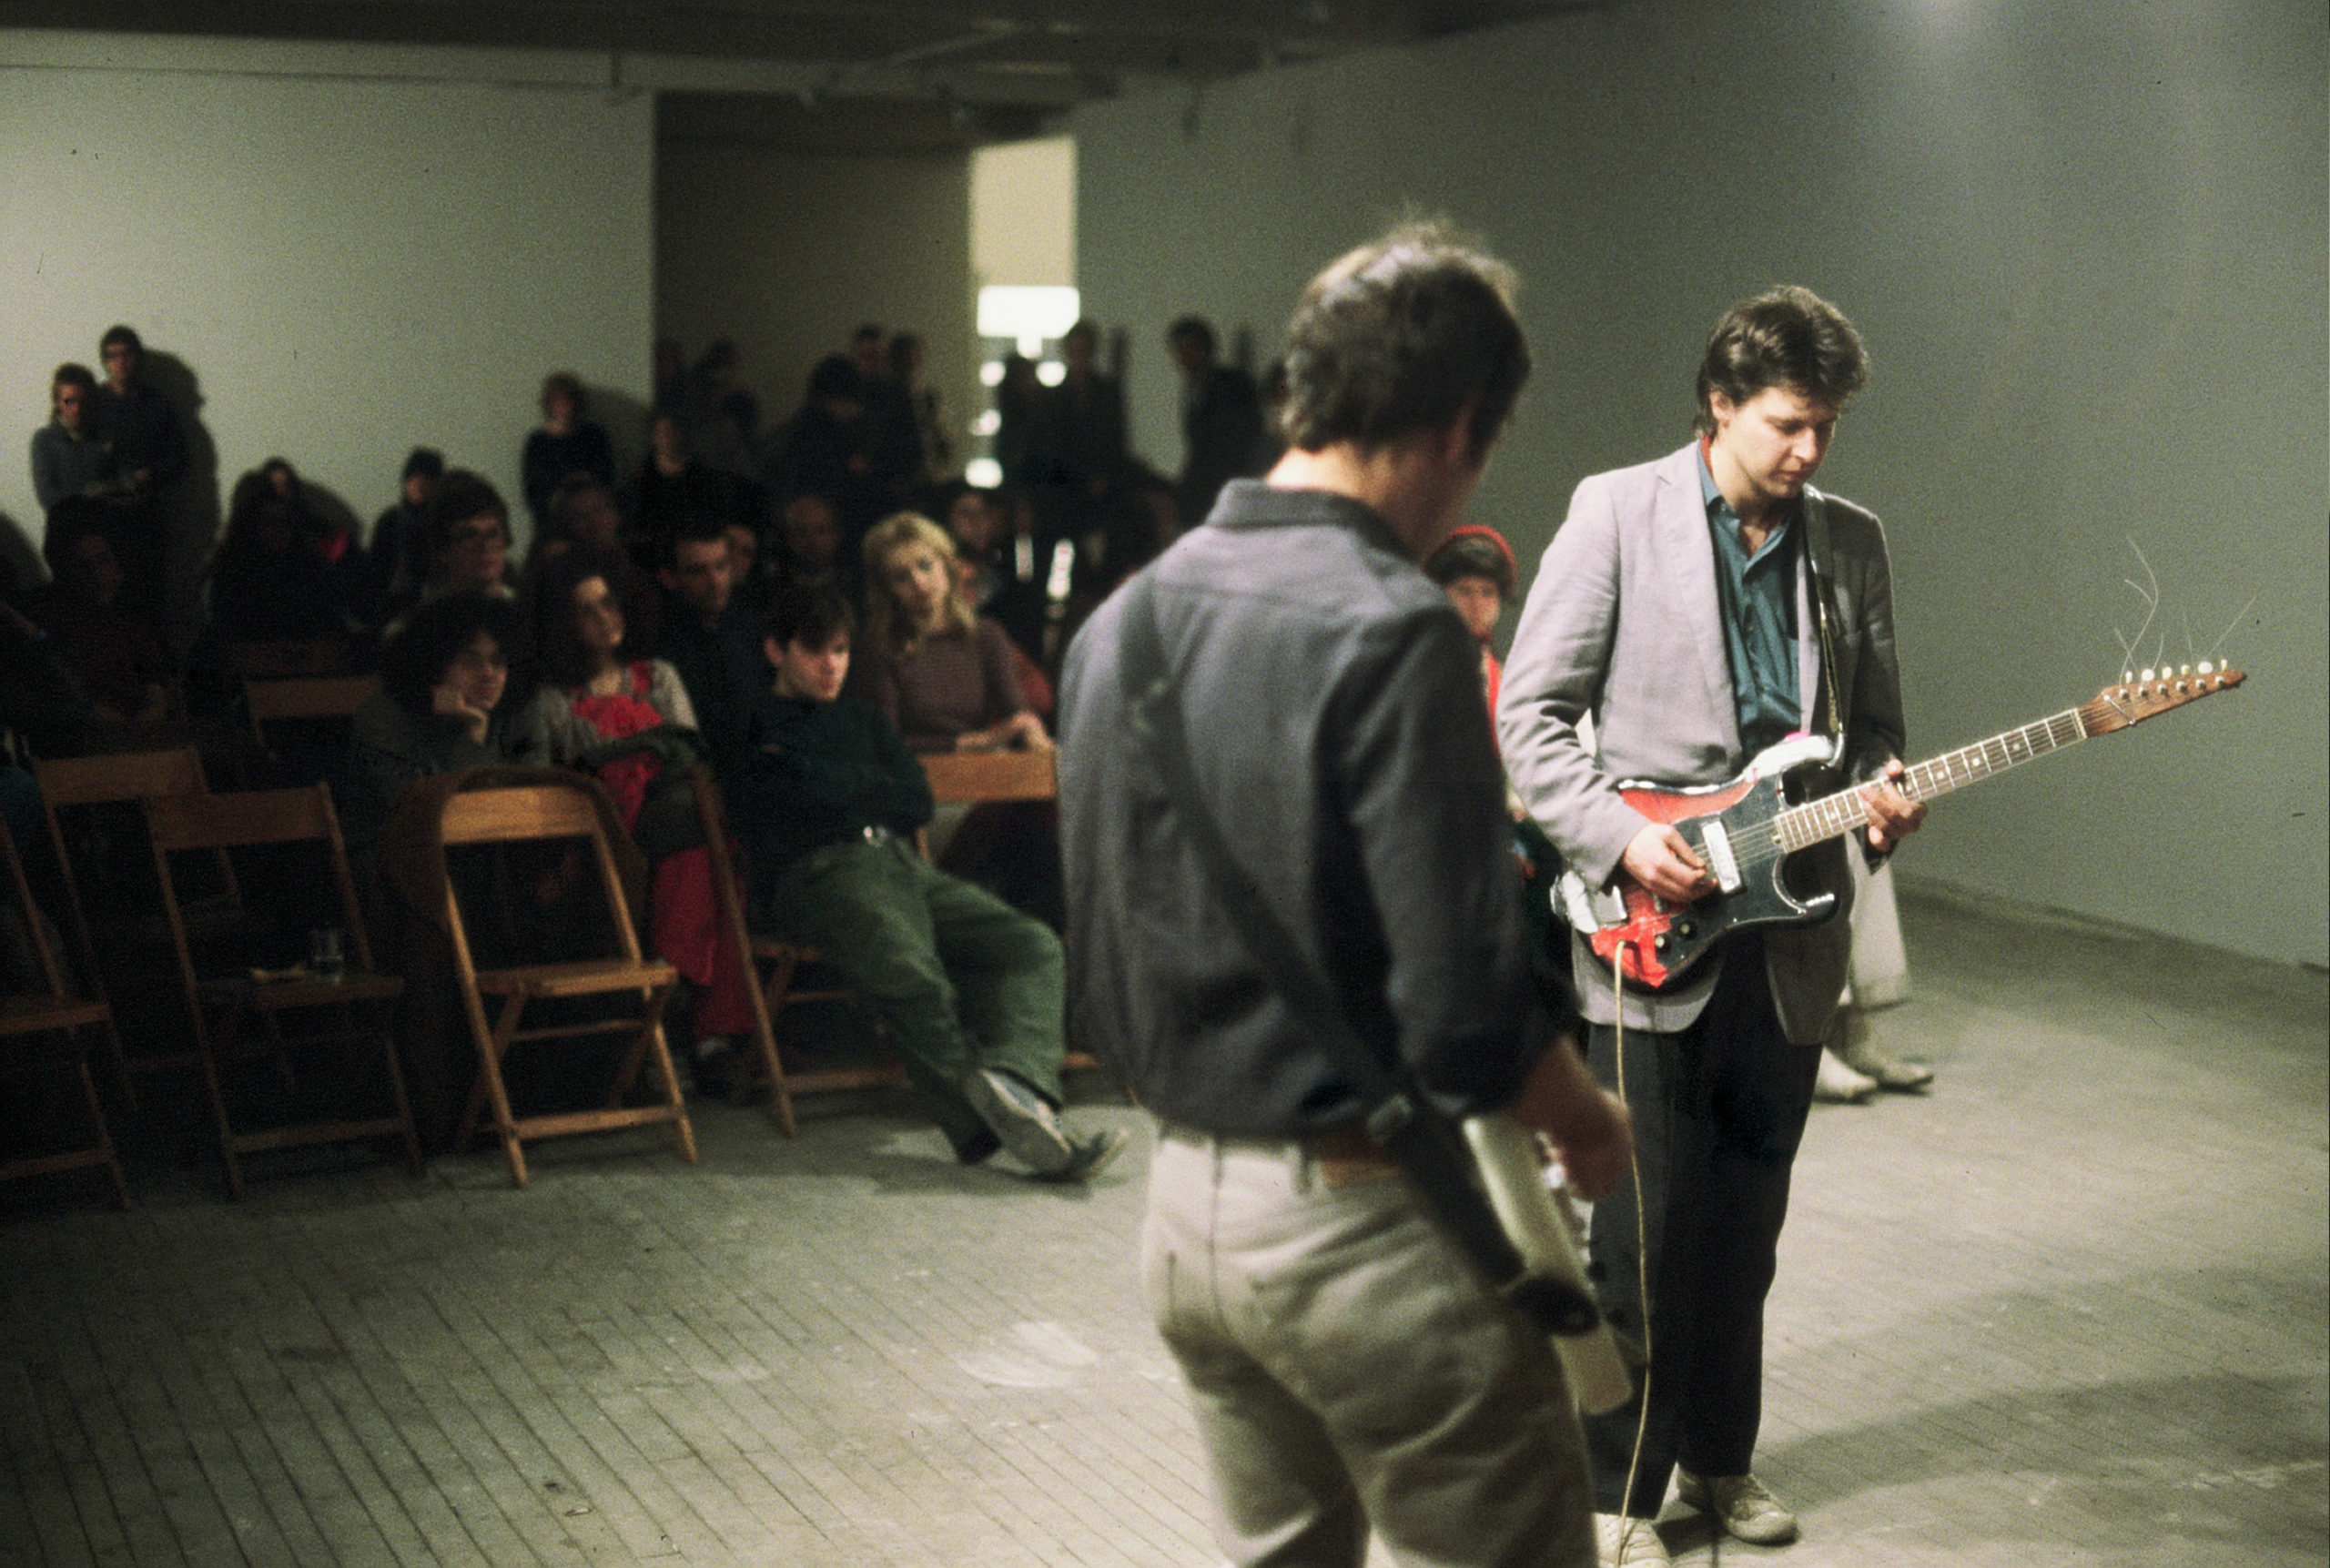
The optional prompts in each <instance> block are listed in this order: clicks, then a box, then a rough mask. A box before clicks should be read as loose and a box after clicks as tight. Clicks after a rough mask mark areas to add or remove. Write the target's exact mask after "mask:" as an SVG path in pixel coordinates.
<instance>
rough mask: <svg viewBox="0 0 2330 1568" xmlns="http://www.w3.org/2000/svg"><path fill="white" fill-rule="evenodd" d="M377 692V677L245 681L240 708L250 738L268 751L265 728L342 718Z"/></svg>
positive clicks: (351, 714) (310, 676)
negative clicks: (291, 721)
mask: <svg viewBox="0 0 2330 1568" xmlns="http://www.w3.org/2000/svg"><path fill="white" fill-rule="evenodd" d="M379 690H380V677H379V676H378V675H292V676H287V677H284V678H282V679H279V680H260V679H246V680H245V681H244V682H243V705H244V707H245V708H247V709H248V711H249V713H250V716H251V735H252V737H253V738H254V739H256V740H257V741H258V744H259V746H260V748H261V749H262V750H265V749H268V737H267V726H268V723H271V722H273V721H275V720H279V719H345V718H349V717H351V716H353V715H354V713H355V712H356V710H357V709H358V708H360V707H361V706H363V704H364V699H365V698H367V697H369V696H370V695H371V694H372V693H375V692H377V691H379Z"/></svg>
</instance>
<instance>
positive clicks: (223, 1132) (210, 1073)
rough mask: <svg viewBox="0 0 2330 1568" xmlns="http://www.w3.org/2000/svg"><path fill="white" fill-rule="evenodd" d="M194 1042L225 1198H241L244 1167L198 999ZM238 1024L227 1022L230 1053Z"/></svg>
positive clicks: (236, 1019)
mask: <svg viewBox="0 0 2330 1568" xmlns="http://www.w3.org/2000/svg"><path fill="white" fill-rule="evenodd" d="M194 1015H195V1020H194V1043H195V1047H196V1049H197V1050H198V1051H199V1052H200V1053H201V1057H202V1084H203V1087H204V1088H205V1089H207V1090H208V1092H209V1095H210V1117H211V1120H212V1121H213V1122H214V1123H215V1124H216V1125H217V1127H218V1158H219V1159H220V1161H221V1162H223V1163H224V1164H225V1166H226V1168H227V1196H228V1197H229V1198H240V1197H241V1196H242V1195H243V1168H242V1163H241V1161H239V1160H238V1159H237V1158H235V1128H234V1126H233V1124H232V1123H230V1122H229V1121H228V1119H227V1095H226V1090H225V1089H224V1087H222V1086H221V1085H220V1084H219V1082H218V1052H217V1051H215V1050H214V1049H212V1048H211V1045H210V1031H209V1029H208V1028H207V1027H204V1025H203V1022H202V1004H201V1002H200V1001H196V1002H195V1003H194ZM239 1021H240V1020H238V1018H235V1017H232V1016H230V1017H228V1020H227V1026H226V1027H227V1045H228V1049H229V1050H230V1051H231V1050H232V1048H233V1047H234V1043H235V1037H236V1031H237V1028H238V1024H239Z"/></svg>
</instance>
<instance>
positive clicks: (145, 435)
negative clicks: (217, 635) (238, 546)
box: [96, 326, 194, 615]
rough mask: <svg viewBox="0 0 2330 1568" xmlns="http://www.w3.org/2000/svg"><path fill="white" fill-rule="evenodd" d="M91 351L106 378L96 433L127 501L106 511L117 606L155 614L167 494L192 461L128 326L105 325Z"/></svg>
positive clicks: (162, 580) (162, 577)
mask: <svg viewBox="0 0 2330 1568" xmlns="http://www.w3.org/2000/svg"><path fill="white" fill-rule="evenodd" d="M98 349H99V352H100V353H102V354H103V356H104V359H105V367H106V380H105V385H103V386H102V387H99V388H98V389H97V395H96V426H97V429H96V433H97V437H98V439H99V440H103V441H105V442H106V444H107V445H108V446H110V447H112V449H113V464H114V476H115V478H117V480H119V481H121V484H122V486H123V488H124V490H125V491H126V493H127V500H128V504H127V506H126V507H122V508H117V509H116V510H115V511H113V512H112V513H111V514H110V515H111V518H112V529H111V533H112V541H113V548H114V555H115V558H116V559H117V560H118V561H120V563H121V570H122V572H123V574H124V582H123V584H122V603H123V604H124V605H125V606H126V607H127V608H128V609H129V610H130V611H132V612H134V613H137V614H140V615H148V614H158V613H159V612H161V610H162V608H163V605H164V603H165V590H166V585H167V578H168V573H169V571H170V566H169V556H170V527H171V522H170V510H169V498H170V491H171V489H172V487H174V486H175V485H176V484H177V481H178V480H179V479H180V478H181V477H183V476H184V474H185V473H186V471H187V466H188V464H189V462H190V460H191V459H190V456H189V454H188V452H187V442H186V431H185V430H184V429H182V428H181V427H180V425H179V423H178V415H177V410H176V409H175V408H173V407H171V406H170V400H169V399H167V397H164V396H163V395H162V393H161V391H160V390H159V389H157V388H155V387H153V386H152V385H150V384H148V382H147V379H146V377H145V369H146V345H145V342H144V341H143V340H142V339H140V338H139V337H138V336H137V330H136V329H134V328H129V327H121V326H117V327H110V328H107V329H106V335H105V336H104V338H102V339H99V341H98ZM193 564H194V563H192V562H189V563H187V567H186V572H187V579H186V580H190V579H191V574H192V568H193Z"/></svg>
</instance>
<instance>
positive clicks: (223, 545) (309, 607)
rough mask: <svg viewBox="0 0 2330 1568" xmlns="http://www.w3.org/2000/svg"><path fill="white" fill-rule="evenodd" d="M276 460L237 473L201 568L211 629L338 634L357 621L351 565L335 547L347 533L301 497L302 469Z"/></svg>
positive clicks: (279, 635) (230, 636)
mask: <svg viewBox="0 0 2330 1568" xmlns="http://www.w3.org/2000/svg"><path fill="white" fill-rule="evenodd" d="M277 462H278V463H279V465H280V467H279V470H272V471H271V470H268V469H253V470H251V471H250V472H248V473H247V474H245V475H243V477H242V478H241V479H239V480H238V481H235V493H234V499H233V501H232V502H231V503H230V504H229V505H228V510H227V528H226V531H225V533H224V534H223V535H221V536H220V538H219V541H218V550H217V551H214V552H213V553H212V555H211V557H210V564H209V565H208V567H207V568H205V569H204V575H205V576H206V577H207V578H208V580H209V586H210V628H211V633H212V636H213V637H214V638H215V639H216V640H217V641H218V642H228V643H232V642H299V641H304V640H309V639H316V638H326V637H336V636H342V635H344V634H346V633H347V632H349V630H350V629H351V628H352V626H353V624H354V622H355V621H356V609H357V602H358V600H359V599H360V597H361V592H360V587H361V585H360V582H359V581H358V579H357V572H356V568H355V567H354V565H353V564H352V563H349V564H343V561H342V560H341V559H339V558H336V557H335V555H334V547H335V545H338V546H339V547H341V548H342V550H343V551H344V547H345V545H346V543H347V541H346V539H345V537H344V536H343V537H339V538H337V539H336V538H335V536H334V534H333V532H332V531H329V529H327V528H326V526H325V525H324V524H322V523H321V522H320V521H318V519H317V518H316V517H315V516H314V515H313V514H312V513H310V512H309V511H308V510H307V509H306V508H305V507H303V506H302V505H301V504H300V502H299V476H298V475H297V474H296V473H294V472H292V470H291V466H290V465H289V463H283V462H281V460H277ZM275 471H279V472H280V473H282V474H283V475H284V476H285V480H286V481H288V493H287V488H286V485H285V484H284V483H281V482H279V481H277V480H276V479H275V478H274V477H273V474H274V472H275Z"/></svg>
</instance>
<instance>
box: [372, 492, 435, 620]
mask: <svg viewBox="0 0 2330 1568" xmlns="http://www.w3.org/2000/svg"><path fill="white" fill-rule="evenodd" d="M444 477H445V456H444V454H443V453H442V452H440V451H438V450H436V449H435V448H433V447H415V448H413V449H412V450H411V451H410V453H408V454H407V455H406V457H405V460H404V470H403V472H402V473H400V475H399V476H398V478H397V501H396V504H395V505H394V506H392V507H390V508H389V509H388V510H387V511H384V512H382V513H380V516H379V517H378V518H376V519H375V520H373V523H372V537H371V540H370V542H369V543H367V544H366V545H365V547H364V587H365V592H364V616H365V622H366V624H367V625H369V626H370V627H372V628H373V629H375V630H378V629H379V627H380V624H381V623H382V622H385V621H386V620H387V619H388V611H387V610H386V609H385V608H384V607H385V606H387V605H389V604H390V603H410V602H413V601H414V600H416V599H418V598H420V579H421V577H422V576H423V575H424V574H425V572H426V571H427V566H426V563H425V561H424V559H423V554H424V551H423V545H422V540H423V538H424V536H425V535H426V533H427V531H428V523H429V503H430V501H431V498H433V497H434V496H435V495H436V493H437V481H440V480H441V479H443V478H444Z"/></svg>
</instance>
